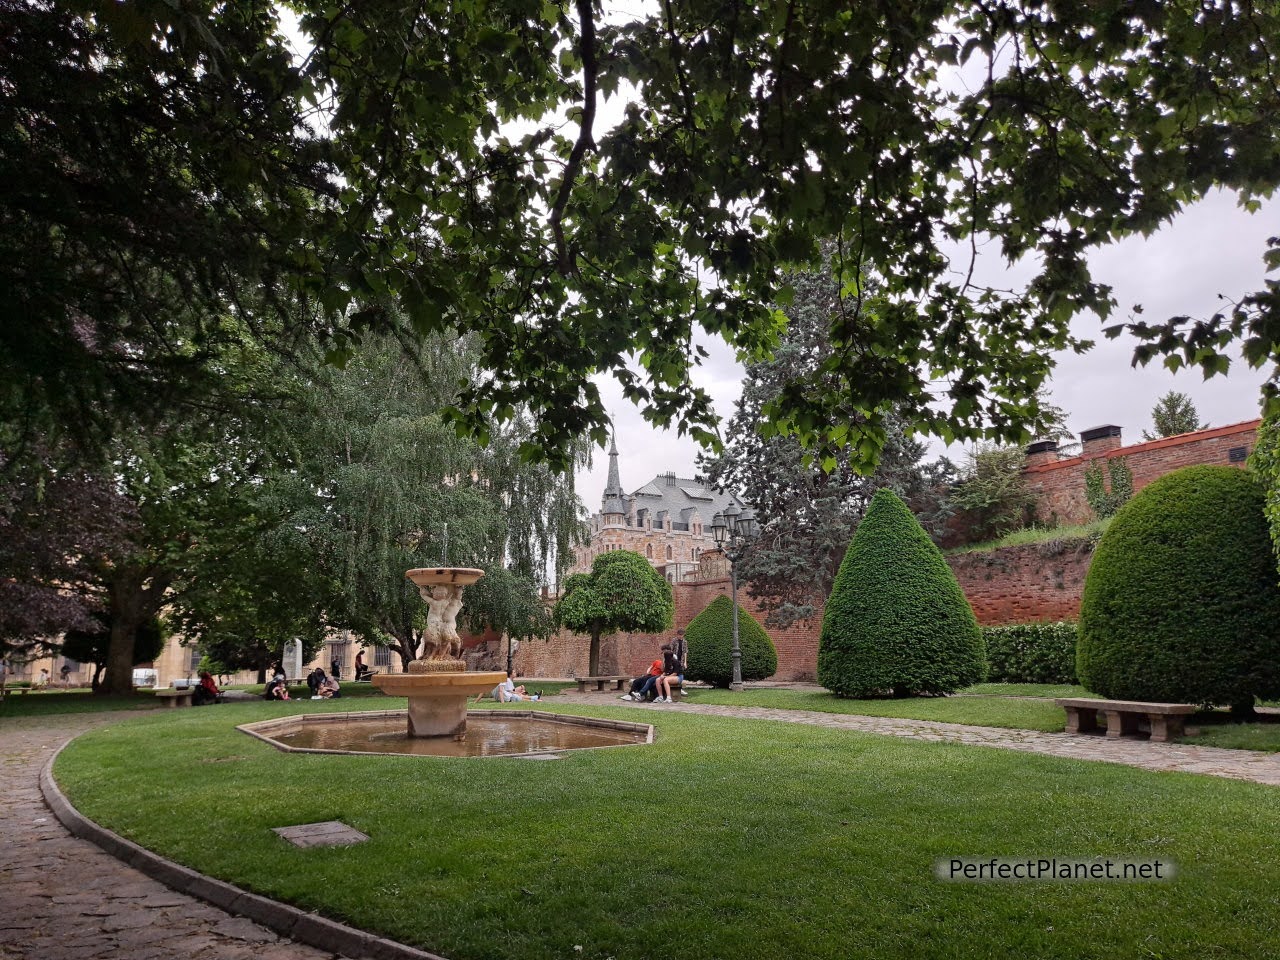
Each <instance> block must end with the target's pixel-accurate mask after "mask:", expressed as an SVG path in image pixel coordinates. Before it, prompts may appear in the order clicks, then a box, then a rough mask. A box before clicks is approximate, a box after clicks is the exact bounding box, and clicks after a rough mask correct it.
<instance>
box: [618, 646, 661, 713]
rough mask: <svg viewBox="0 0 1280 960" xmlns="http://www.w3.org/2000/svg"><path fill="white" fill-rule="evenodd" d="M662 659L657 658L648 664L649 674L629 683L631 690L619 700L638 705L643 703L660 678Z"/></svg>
mask: <svg viewBox="0 0 1280 960" xmlns="http://www.w3.org/2000/svg"><path fill="white" fill-rule="evenodd" d="M662 663H663V658H662V657H659V658H658V659H656V660H654V661H653V663H651V664H649V672H648V673H646V674H644V675H643V676H640V677H636V678H635V679H634V680H632V681H631V690H630V692H629V693H624V694H623V695H622V696H621V697H619V698H618V699H619V700H635V701H636V702H638V703H642V702H644V700H645V699H646V698H647V697H648V696H649V691H650V690H652V689H653V685H654V684H655V683H657V681H658V678H659V677H660V676H662Z"/></svg>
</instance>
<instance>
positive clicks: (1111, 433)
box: [1080, 424, 1121, 459]
mask: <svg viewBox="0 0 1280 960" xmlns="http://www.w3.org/2000/svg"><path fill="white" fill-rule="evenodd" d="M1120 445H1121V440H1120V428H1119V427H1117V426H1116V425H1115V424H1107V425H1106V426H1104V427H1094V428H1093V429H1092V430H1085V431H1082V432H1081V434H1080V447H1081V449H1080V456H1082V457H1085V458H1086V459H1088V458H1089V457H1100V456H1102V455H1103V454H1104V453H1109V452H1110V451H1112V450H1116V449H1118V448H1119V447H1120Z"/></svg>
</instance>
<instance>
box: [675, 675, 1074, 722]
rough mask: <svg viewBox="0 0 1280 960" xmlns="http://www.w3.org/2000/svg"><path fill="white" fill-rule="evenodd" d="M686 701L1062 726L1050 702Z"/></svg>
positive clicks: (699, 697)
mask: <svg viewBox="0 0 1280 960" xmlns="http://www.w3.org/2000/svg"><path fill="white" fill-rule="evenodd" d="M992 686H996V685H995V684H993V685H992ZM689 699H690V702H693V703H713V704H723V705H726V706H744V707H770V708H772V709H776V710H817V711H820V712H822V713H849V714H858V715H860V716H867V717H899V718H903V719H909V720H939V721H942V722H944V723H967V724H973V725H974V726H979V727H1008V728H1012V729H1015V730H1062V729H1063V728H1064V727H1065V726H1066V714H1064V713H1063V711H1062V708H1061V707H1059V706H1055V705H1054V704H1053V703H1052V702H1049V701H1044V700H1019V699H1009V698H1001V697H994V696H992V697H986V696H983V697H912V698H907V699H902V700H847V699H844V698H842V697H837V696H835V695H834V694H832V693H828V692H827V691H825V690H822V691H813V690H786V689H776V688H759V689H754V690H751V689H748V690H743V691H741V692H739V693H734V692H732V691H729V690H695V691H694V692H693V693H692V694H691V696H690V698H689Z"/></svg>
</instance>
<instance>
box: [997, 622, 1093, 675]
mask: <svg viewBox="0 0 1280 960" xmlns="http://www.w3.org/2000/svg"><path fill="white" fill-rule="evenodd" d="M1078 633H1079V631H1078V630H1077V629H1076V625H1075V624H1074V623H1063V622H1058V623H1020V624H1016V625H1014V626H1009V627H983V628H982V637H983V639H984V640H985V641H986V646H987V680H988V681H989V682H991V683H1075V682H1076V638H1077V636H1078Z"/></svg>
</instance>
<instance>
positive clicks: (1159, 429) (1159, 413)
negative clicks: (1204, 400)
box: [1142, 390, 1209, 440]
mask: <svg viewBox="0 0 1280 960" xmlns="http://www.w3.org/2000/svg"><path fill="white" fill-rule="evenodd" d="M1151 422H1152V424H1153V425H1154V427H1155V431H1156V432H1155V433H1147V431H1145V430H1143V431H1142V439H1143V440H1159V439H1161V438H1162V437H1176V436H1177V435H1178V434H1180V433H1191V432H1192V431H1194V430H1204V429H1205V428H1206V427H1208V426H1209V424H1207V423H1201V422H1200V414H1199V413H1197V412H1196V407H1195V404H1194V403H1192V402H1191V398H1190V397H1189V396H1187V395H1186V394H1185V393H1178V392H1177V391H1176V390H1170V391H1169V392H1168V393H1166V394H1165V395H1164V396H1163V397H1161V398H1160V399H1159V400H1157V401H1156V405H1155V406H1154V407H1152V408H1151Z"/></svg>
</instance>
